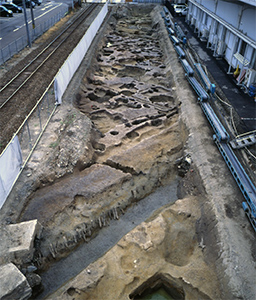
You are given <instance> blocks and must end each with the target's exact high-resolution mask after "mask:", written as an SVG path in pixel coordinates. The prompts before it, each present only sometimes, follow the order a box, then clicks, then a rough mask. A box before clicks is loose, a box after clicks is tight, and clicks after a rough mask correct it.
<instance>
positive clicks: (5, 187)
mask: <svg viewBox="0 0 256 300" xmlns="http://www.w3.org/2000/svg"><path fill="white" fill-rule="evenodd" d="M21 166H22V154H21V149H20V143H19V139H18V137H17V136H15V137H14V138H13V140H12V141H11V143H10V144H9V146H8V147H7V148H6V150H5V151H4V152H3V154H2V155H1V156H0V208H1V207H2V206H3V204H4V202H5V200H6V198H7V196H8V195H9V193H10V191H11V189H12V185H13V183H14V181H15V179H16V177H17V175H18V174H19V172H20V168H21Z"/></svg>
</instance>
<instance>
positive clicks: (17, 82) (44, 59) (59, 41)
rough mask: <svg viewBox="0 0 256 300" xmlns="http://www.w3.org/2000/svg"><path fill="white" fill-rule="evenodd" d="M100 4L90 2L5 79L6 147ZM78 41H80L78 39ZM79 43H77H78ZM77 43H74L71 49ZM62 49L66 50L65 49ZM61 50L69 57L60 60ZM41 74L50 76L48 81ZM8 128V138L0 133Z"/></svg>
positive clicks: (0, 116)
mask: <svg viewBox="0 0 256 300" xmlns="http://www.w3.org/2000/svg"><path fill="white" fill-rule="evenodd" d="M99 5H100V4H97V3H93V4H91V5H88V6H87V7H86V8H85V9H83V10H81V12H80V13H79V14H78V15H77V16H76V18H74V19H73V20H72V22H70V23H69V24H68V26H67V27H66V28H65V29H64V30H62V31H61V32H60V33H59V34H58V35H57V36H56V37H55V38H54V39H53V40H52V41H51V42H50V43H49V44H48V45H47V46H46V47H45V48H44V49H42V50H41V51H40V53H39V54H37V55H36V57H34V58H33V59H32V60H31V61H30V62H29V63H27V64H26V66H25V67H23V68H22V70H20V71H19V72H18V73H17V74H16V75H15V76H13V78H12V79H11V80H9V81H8V82H6V83H5V84H4V85H3V86H2V87H1V89H0V128H1V132H0V142H1V147H4V146H5V145H6V144H7V143H8V141H9V140H10V139H11V137H12V134H13V133H14V132H15V131H16V130H17V128H18V127H19V125H20V124H21V123H22V121H23V120H24V118H25V117H26V115H28V113H29V112H30V110H31V109H32V107H33V106H34V105H35V104H36V102H37V100H38V99H39V98H40V96H41V94H42V92H43V90H44V85H45V86H47V85H48V84H49V83H50V82H51V81H52V79H53V78H54V76H55V75H56V74H57V72H58V70H59V68H60V66H61V64H62V63H63V61H64V60H65V59H66V57H67V56H68V54H69V52H70V45H69V41H70V37H72V35H73V36H75V31H76V30H77V29H78V28H79V26H80V25H81V24H82V23H83V22H85V20H86V19H87V18H88V17H89V16H90V15H91V14H92V13H93V11H94V10H95V9H96V8H97V7H98V6H99ZM77 42H78V41H77ZM77 42H76V43H77ZM73 48H74V46H73V45H72V49H73ZM63 49H66V51H65V50H63ZM60 51H62V52H61V53H62V55H63V51H65V52H66V53H65V55H66V57H64V58H63V60H61V59H60V56H61V54H60ZM42 74H47V75H49V82H46V78H44V80H43V82H42V76H43V75H42ZM47 77H48V76H47ZM14 108H15V111H17V110H18V112H19V113H18V114H17V115H22V117H17V116H16V114H13V117H12V118H11V120H10V117H9V115H8V113H7V112H8V111H9V110H14ZM4 131H5V136H6V133H7V135H8V139H6V138H3V137H2V136H1V135H2V134H3V132H4Z"/></svg>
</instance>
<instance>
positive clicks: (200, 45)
mask: <svg viewBox="0 0 256 300" xmlns="http://www.w3.org/2000/svg"><path fill="white" fill-rule="evenodd" d="M175 21H176V22H177V23H178V24H179V25H180V27H181V28H182V30H183V31H184V32H185V31H187V39H188V41H189V42H190V44H191V46H192V47H193V48H194V49H195V50H196V52H197V54H198V56H199V58H200V59H201V61H202V62H203V64H204V65H205V66H206V67H207V70H208V71H209V72H210V73H211V75H212V77H213V78H214V79H215V81H216V82H217V84H218V85H219V86H220V88H221V90H222V92H223V93H224V94H225V96H226V97H227V99H229V101H230V103H231V104H232V105H233V107H234V109H235V110H236V112H237V113H238V115H239V116H240V118H241V121H242V122H243V124H244V126H243V127H244V131H245V132H249V131H252V130H256V102H255V99H254V98H253V97H250V96H249V95H248V94H246V93H244V91H243V90H241V88H240V87H239V86H238V85H236V81H235V79H234V77H233V75H232V74H231V75H228V74H227V71H228V67H229V66H228V63H227V62H226V61H225V60H224V59H221V58H216V57H214V56H213V51H212V50H210V49H207V48H206V45H207V43H206V42H202V41H200V39H199V38H198V34H197V33H194V27H190V26H189V25H188V24H187V23H186V22H185V18H184V17H175Z"/></svg>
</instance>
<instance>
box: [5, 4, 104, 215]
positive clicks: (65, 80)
mask: <svg viewBox="0 0 256 300" xmlns="http://www.w3.org/2000/svg"><path fill="white" fill-rule="evenodd" d="M107 12H108V3H106V4H105V5H104V6H103V8H102V9H101V11H100V12H99V14H98V15H97V17H96V18H95V20H94V21H93V22H92V24H91V25H90V27H89V29H88V30H87V31H86V33H85V35H84V36H83V38H82V39H81V41H80V42H79V44H78V45H77V46H76V48H75V49H74V50H73V51H72V53H71V54H70V55H69V57H68V58H67V60H66V61H65V63H64V64H63V66H62V67H61V69H60V70H59V72H58V74H57V75H56V77H55V79H54V92H55V97H53V96H54V95H51V94H52V93H51V91H52V84H50V85H49V87H48V88H47V90H46V91H45V93H44V94H43V95H42V97H41V98H40V100H39V101H38V103H37V105H36V106H35V107H34V108H33V110H32V111H31V113H30V114H29V115H28V116H27V118H26V119H25V120H24V122H23V124H22V126H21V127H20V128H19V129H18V131H17V132H16V133H15V134H14V136H13V138H12V140H11V141H10V143H9V144H8V145H7V147H6V148H5V150H4V151H3V152H2V154H1V155H0V209H1V207H2V206H3V205H4V203H5V201H6V199H7V197H8V195H9V193H10V192H11V190H12V187H13V186H14V184H15V183H16V181H17V179H18V177H19V175H20V173H21V172H22V170H23V169H24V167H25V165H26V163H27V162H28V160H29V158H30V157H31V155H32V153H33V151H34V149H35V147H36V145H37V144H38V142H39V140H40V138H41V136H42V134H43V132H44V131H45V128H46V126H47V124H48V123H49V121H50V119H51V117H52V115H53V113H54V111H55V109H56V105H57V104H60V103H61V99H62V96H63V94H64V92H65V90H66V88H67V86H68V84H69V82H70V80H71V79H72V77H73V75H74V73H75V72H76V70H77V68H78V67H79V65H80V63H81V62H82V60H83V58H84V56H85V54H86V52H87V50H88V49H89V47H90V45H91V43H92V41H93V39H94V37H95V35H96V34H97V31H98V30H99V28H100V26H101V24H102V22H103V21H104V18H105V16H106V14H107ZM49 95H50V96H49ZM49 98H50V99H49ZM54 98H55V100H56V102H55V100H54ZM45 112H47V115H43V114H44V113H45ZM35 119H36V120H37V122H35ZM30 121H33V124H35V123H37V124H38V129H37V128H35V125H33V126H29V122H30ZM23 153H24V154H25V157H24V155H23ZM22 156H23V158H22Z"/></svg>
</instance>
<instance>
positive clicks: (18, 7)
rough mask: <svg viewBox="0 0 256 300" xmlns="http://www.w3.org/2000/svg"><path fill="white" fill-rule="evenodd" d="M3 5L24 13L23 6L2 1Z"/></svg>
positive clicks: (15, 11)
mask: <svg viewBox="0 0 256 300" xmlns="http://www.w3.org/2000/svg"><path fill="white" fill-rule="evenodd" d="M2 6H4V7H5V8H7V9H9V10H11V11H12V12H14V13H22V8H21V7H20V6H18V5H16V4H14V3H9V2H4V3H2Z"/></svg>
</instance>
